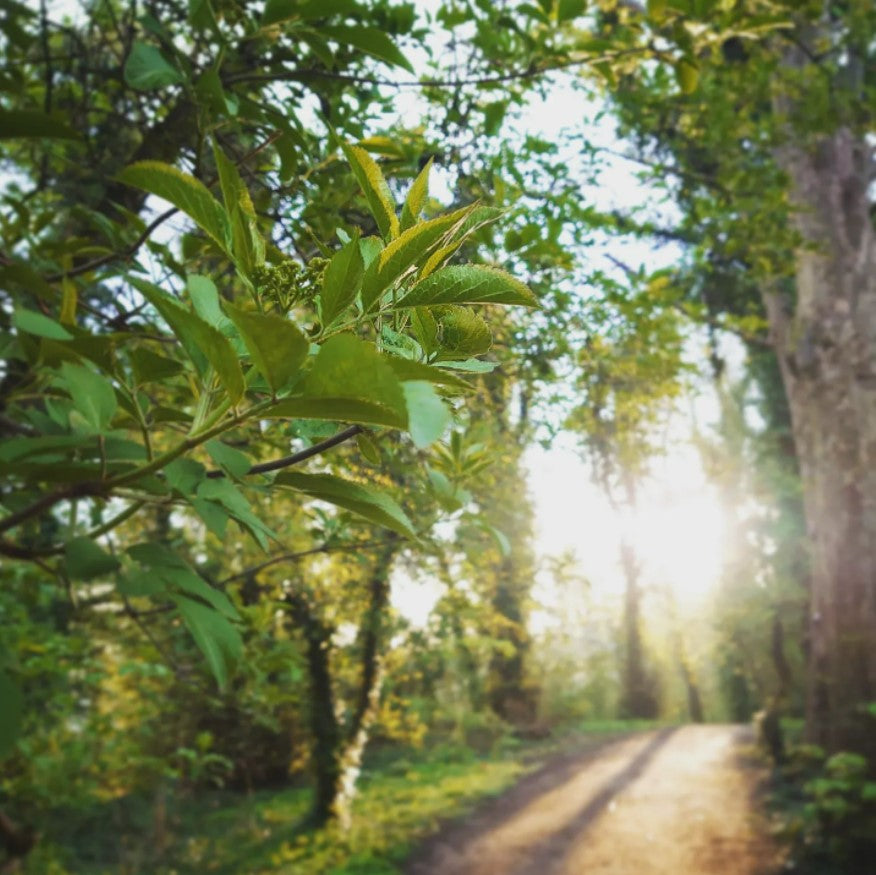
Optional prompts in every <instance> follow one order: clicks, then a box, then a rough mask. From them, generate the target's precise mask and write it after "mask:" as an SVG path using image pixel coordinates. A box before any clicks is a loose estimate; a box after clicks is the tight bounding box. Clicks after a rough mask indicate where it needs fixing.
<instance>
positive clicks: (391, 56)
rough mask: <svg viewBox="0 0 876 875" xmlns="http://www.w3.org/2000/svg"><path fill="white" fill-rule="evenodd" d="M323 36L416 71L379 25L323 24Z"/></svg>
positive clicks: (391, 65)
mask: <svg viewBox="0 0 876 875" xmlns="http://www.w3.org/2000/svg"><path fill="white" fill-rule="evenodd" d="M319 32H320V34H321V35H322V36H324V37H328V38H329V39H333V40H334V41H335V42H338V43H341V45H345V46H353V48H356V49H359V50H360V51H362V52H365V54H367V55H371V56H372V57H374V58H377V60H378V61H383V62H384V63H385V64H388V65H389V66H390V67H404V69H405V70H407V71H408V72H409V73H413V72H414V68H413V65H412V64H411V62H410V61H409V60H408V59H407V58H406V57H405V56H404V55H403V54H402V53H401V52H400V51H399V49H398V47H397V46H396V44H395V43H394V42H393V41H392V40H391V39H390V38H389V37H388V36H387V35H386V32H385V31H383V30H381V29H380V28H377V27H361V26H359V25H333V26H331V27H329V26H323V27H321V28H320V29H319Z"/></svg>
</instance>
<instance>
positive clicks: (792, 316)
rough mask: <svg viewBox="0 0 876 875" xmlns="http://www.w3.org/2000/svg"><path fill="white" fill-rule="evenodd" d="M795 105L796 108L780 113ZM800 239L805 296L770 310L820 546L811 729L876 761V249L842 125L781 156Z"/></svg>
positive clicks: (799, 281) (815, 549) (862, 170)
mask: <svg viewBox="0 0 876 875" xmlns="http://www.w3.org/2000/svg"><path fill="white" fill-rule="evenodd" d="M779 108H780V109H786V110H787V109H788V107H781V106H780V107H779ZM779 161H780V163H781V165H782V167H783V169H784V170H785V171H786V172H787V174H788V176H789V179H790V185H791V195H792V198H793V204H794V207H795V222H796V225H797V228H798V230H799V232H800V233H801V236H802V238H803V244H802V245H801V247H800V249H799V250H798V252H797V253H796V287H797V300H796V303H795V305H794V307H793V309H792V308H791V307H790V306H789V305H788V302H787V301H783V300H781V299H780V298H779V297H778V296H775V295H773V296H768V297H767V309H768V312H769V316H770V323H771V328H772V331H773V335H774V339H775V341H776V347H777V351H778V353H779V358H780V363H781V366H782V372H783V379H784V382H785V388H786V390H787V393H788V399H789V402H790V407H791V415H792V420H793V431H794V438H795V443H796V447H797V453H798V456H799V460H800V468H801V476H802V482H803V493H804V501H805V508H806V520H807V526H808V530H809V536H810V542H811V551H812V592H811V613H810V654H809V658H810V666H809V689H808V702H807V727H808V734H809V737H810V739H811V740H812V741H813V742H816V743H818V744H821V745H823V746H825V747H826V748H828V749H829V750H838V749H850V750H855V751H858V752H861V753H864V754H867V755H869V756H871V757H873V760H874V761H876V733H874V732H873V731H872V722H871V723H870V724H869V725H868V722H867V721H868V718H867V717H866V716H865V715H864V714H863V713H862V711H861V706H862V705H863V704H864V703H866V702H868V701H872V700H874V699H876V244H874V231H873V225H872V223H871V219H870V216H869V203H868V198H867V188H868V185H869V181H870V180H869V176H870V174H871V172H872V163H871V149H870V148H869V147H868V146H867V144H866V143H865V142H864V140H863V139H862V138H859V137H857V136H856V135H854V134H853V133H852V132H851V131H850V130H848V129H845V128H840V129H839V130H837V131H835V132H834V133H832V134H830V135H822V136H819V137H817V138H814V139H813V140H811V141H810V142H800V141H796V142H793V143H792V144H790V145H787V146H785V147H784V148H783V149H782V150H780V152H779Z"/></svg>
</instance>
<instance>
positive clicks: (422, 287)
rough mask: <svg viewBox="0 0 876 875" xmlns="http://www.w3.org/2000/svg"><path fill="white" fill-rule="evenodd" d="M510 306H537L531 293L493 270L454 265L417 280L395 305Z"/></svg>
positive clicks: (518, 281)
mask: <svg viewBox="0 0 876 875" xmlns="http://www.w3.org/2000/svg"><path fill="white" fill-rule="evenodd" d="M433 304H509V305H517V306H523V307H537V306H538V301H536V299H535V295H533V293H532V291H531V290H530V289H529V288H528V287H527V286H526V285H524V284H523V283H522V282H520V280H517V279H514V277H513V276H511V275H510V274H507V273H505V271H503V270H499V269H498V268H495V267H485V266H483V265H475V264H454V265H450V266H449V267H442V268H441V269H440V270H436V271H435V273H433V274H432V275H431V276H429V277H427V278H426V279H424V280H420V282H418V283H417V284H416V285H414V286H413V287H412V288H411V290H410V291H409V292H408V293H407V294H406V295H404V296H403V297H402V298H401V300H400V301H398V303H397V304H396V305H395V306H396V307H420V306H427V305H428V306H431V305H433Z"/></svg>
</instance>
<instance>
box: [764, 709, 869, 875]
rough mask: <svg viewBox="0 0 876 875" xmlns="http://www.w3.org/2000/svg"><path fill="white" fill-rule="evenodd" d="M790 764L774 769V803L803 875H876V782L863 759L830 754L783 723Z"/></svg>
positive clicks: (792, 865) (793, 864) (791, 863)
mask: <svg viewBox="0 0 876 875" xmlns="http://www.w3.org/2000/svg"><path fill="white" fill-rule="evenodd" d="M783 729H784V730H785V738H786V741H787V742H788V755H787V760H786V762H784V763H783V764H782V765H781V766H779V767H777V768H775V769H774V772H773V776H772V781H771V788H770V789H771V793H770V802H771V808H772V811H773V816H774V820H775V823H776V831H777V833H778V834H779V836H780V837H781V838H782V839H784V841H785V842H786V844H787V846H788V851H789V858H788V863H787V867H788V868H789V869H792V870H793V871H795V872H798V873H800V875H872V873H873V872H874V871H876V869H874V864H873V860H874V858H876V782H874V781H873V780H872V779H871V775H872V768H871V767H870V765H869V764H868V762H867V760H866V759H865V758H864V757H862V756H860V755H859V754H854V753H850V752H847V751H841V752H839V753H835V754H827V753H826V752H825V751H824V750H823V749H822V748H820V747H818V746H817V745H814V744H805V743H803V741H802V731H801V727H800V726H797V725H794V724H792V723H790V722H788V723H787V724H786V722H785V721H783Z"/></svg>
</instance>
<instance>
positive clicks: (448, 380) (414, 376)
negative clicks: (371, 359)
mask: <svg viewBox="0 0 876 875" xmlns="http://www.w3.org/2000/svg"><path fill="white" fill-rule="evenodd" d="M386 361H387V362H389V365H390V367H391V368H392V369H393V370H394V371H395V375H396V376H397V377H398V378H399V380H401V381H402V382H409V381H411V380H417V381H425V382H427V383H435V384H436V385H438V386H444V387H446V388H447V389H453V390H454V391H457V392H471V391H473V389H474V386H472V385H471V383H467V382H466V381H465V380H462V379H460V378H459V377H457V376H454V375H453V374H448V373H447V372H446V371H442V370H441V368H435V367H433V366H432V365H426V364H423V363H422V362H415V361H412V360H411V359H403V358H399V357H398V356H386Z"/></svg>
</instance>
